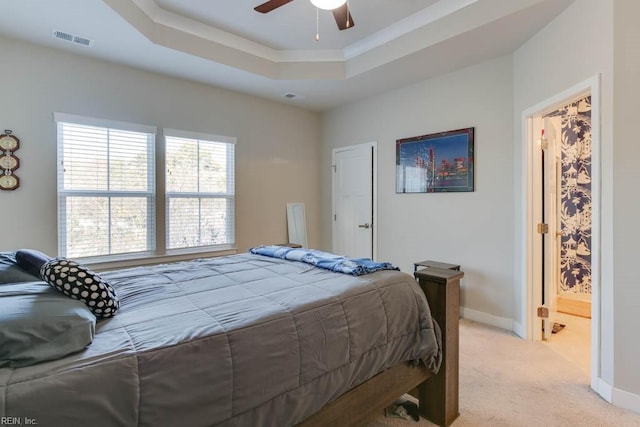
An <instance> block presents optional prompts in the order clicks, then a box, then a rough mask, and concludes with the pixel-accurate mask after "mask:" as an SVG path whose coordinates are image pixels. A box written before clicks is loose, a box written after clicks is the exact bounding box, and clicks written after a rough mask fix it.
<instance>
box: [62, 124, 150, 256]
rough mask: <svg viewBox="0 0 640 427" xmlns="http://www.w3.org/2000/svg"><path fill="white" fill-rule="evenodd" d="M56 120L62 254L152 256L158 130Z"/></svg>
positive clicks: (124, 125)
mask: <svg viewBox="0 0 640 427" xmlns="http://www.w3.org/2000/svg"><path fill="white" fill-rule="evenodd" d="M55 120H56V122H57V123H58V250H59V253H60V255H61V256H67V257H103V256H107V255H116V254H130V253H135V252H152V251H153V250H154V249H155V160H154V159H155V156H154V145H155V133H156V130H155V128H153V127H150V126H143V125H135V124H131V123H121V122H113V121H107V120H101V119H94V118H88V117H79V116H71V115H67V114H56V115H55Z"/></svg>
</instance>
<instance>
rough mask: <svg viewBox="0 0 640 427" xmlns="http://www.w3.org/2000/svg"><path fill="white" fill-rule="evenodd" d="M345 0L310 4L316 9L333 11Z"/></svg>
mask: <svg viewBox="0 0 640 427" xmlns="http://www.w3.org/2000/svg"><path fill="white" fill-rule="evenodd" d="M346 2H347V0H311V3H312V4H313V5H314V6H315V7H317V8H318V9H324V10H333V9H337V8H339V7H340V6H342V5H343V4H345V3H346Z"/></svg>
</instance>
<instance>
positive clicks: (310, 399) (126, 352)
mask: <svg viewBox="0 0 640 427" xmlns="http://www.w3.org/2000/svg"><path fill="white" fill-rule="evenodd" d="M102 276H103V277H104V278H106V279H107V280H109V281H110V283H111V284H112V285H113V286H114V288H115V289H116V290H117V292H118V295H119V297H120V301H121V305H120V310H119V311H118V313H117V315H116V316H115V317H113V318H111V319H107V320H100V321H98V323H97V325H96V331H95V337H94V340H93V343H92V344H91V345H89V346H88V347H87V348H86V349H85V350H83V351H81V352H79V353H75V354H72V355H69V356H66V357H63V358H61V359H58V360H54V361H49V362H43V363H39V364H36V365H32V366H27V367H22V368H0V416H2V417H19V418H21V419H26V418H29V419H31V420H36V421H37V422H38V424H39V425H47V426H86V425H93V426H110V427H111V426H154V427H155V426H176V425H183V426H211V425H228V426H257V425H261V426H270V425H273V426H285V425H293V424H295V423H297V422H300V421H302V420H304V419H305V418H307V417H308V416H310V415H311V414H313V413H314V412H316V411H318V410H319V409H321V408H322V407H323V406H324V405H325V404H326V403H328V402H330V401H332V400H334V399H336V398H337V397H339V396H340V395H341V394H343V393H345V392H346V391H348V390H350V389H351V388H353V387H355V386H357V385H359V384H361V383H363V382H365V381H366V380H368V379H369V378H371V377H373V376H375V375H376V374H377V373H379V372H381V371H383V370H385V369H387V368H389V367H392V366H394V365H396V364H398V363H400V362H404V361H415V363H423V364H424V365H426V366H427V367H428V368H429V369H430V370H432V371H436V370H437V368H438V366H439V363H440V358H441V349H440V345H439V343H438V339H437V337H436V335H437V334H436V331H435V329H434V328H436V326H434V322H433V320H432V318H431V315H430V313H429V307H428V305H427V302H426V299H425V297H424V295H423V293H422V292H421V290H420V288H419V286H418V285H417V283H416V282H415V280H414V279H413V278H412V277H411V276H409V275H407V274H404V273H401V272H399V271H379V272H376V273H372V274H368V275H364V276H359V277H355V276H351V275H346V274H340V273H334V272H331V271H328V270H323V269H319V268H317V267H314V266H310V265H308V264H304V263H301V262H296V261H288V260H282V259H275V258H268V257H264V256H260V255H254V254H242V255H234V256H230V257H221V258H210V259H200V260H194V261H189V262H182V263H174V264H166V265H159V266H152V267H139V268H132V269H125V270H117V271H112V272H107V273H103V274H102Z"/></svg>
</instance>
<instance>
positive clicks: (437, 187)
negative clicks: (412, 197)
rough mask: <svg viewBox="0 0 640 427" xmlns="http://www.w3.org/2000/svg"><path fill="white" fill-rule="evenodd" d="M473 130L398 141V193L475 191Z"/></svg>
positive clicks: (460, 130) (461, 130) (433, 134)
mask: <svg viewBox="0 0 640 427" xmlns="http://www.w3.org/2000/svg"><path fill="white" fill-rule="evenodd" d="M474 129H475V128H472V127H471V128H465V129H458V130H451V131H447V132H439V133H432V134H429V135H422V136H415V137H412V138H404V139H398V140H396V193H449V192H464V191H473V189H474V186H473V144H474Z"/></svg>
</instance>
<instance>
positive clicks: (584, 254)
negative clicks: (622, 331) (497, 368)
mask: <svg viewBox="0 0 640 427" xmlns="http://www.w3.org/2000/svg"><path fill="white" fill-rule="evenodd" d="M598 103H599V79H598V77H595V78H593V79H590V80H588V81H585V82H583V83H581V84H579V85H576V86H575V87H573V88H571V89H569V90H567V91H565V92H563V93H561V94H559V95H557V96H555V97H553V98H552V99H550V100H547V101H545V102H543V103H541V104H538V105H536V106H534V107H532V108H530V109H528V110H527V111H525V112H524V113H523V124H524V126H525V127H524V129H523V130H524V132H525V142H526V146H525V149H526V151H525V165H526V169H525V174H524V178H525V181H524V183H525V186H524V188H525V190H526V191H525V199H524V200H525V211H524V213H525V215H524V217H523V219H524V221H525V222H524V224H526V235H525V237H526V238H525V241H524V262H525V276H524V277H525V279H526V280H525V283H524V288H523V291H524V292H525V293H524V295H525V296H526V298H525V299H526V302H525V310H526V313H527V325H526V326H527V330H526V335H525V336H526V337H528V338H529V339H532V340H536V341H544V342H545V343H546V344H548V345H549V346H550V347H551V348H552V349H553V350H554V351H557V352H558V353H561V354H562V355H563V356H564V357H566V358H567V359H569V360H570V361H572V362H573V363H574V364H575V365H576V366H577V367H579V368H580V369H582V370H583V371H584V372H585V373H586V374H587V375H589V377H590V379H591V386H592V388H594V389H595V390H598V388H597V387H598V378H599V374H600V372H599V366H600V351H601V349H600V324H599V316H600V312H599V310H600V303H601V301H600V296H599V295H600V293H599V290H600V288H599V286H600V281H599V256H598V254H599V250H600V249H599V248H600V247H599V245H600V242H599V229H600V217H599V198H600V185H599V180H600V178H599V172H600V171H599V167H598V164H599V104H598Z"/></svg>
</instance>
